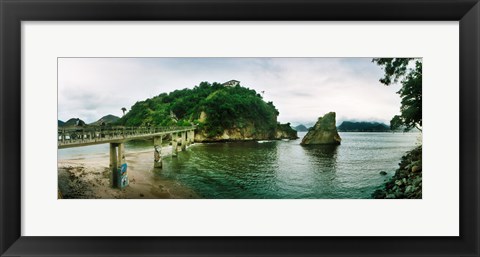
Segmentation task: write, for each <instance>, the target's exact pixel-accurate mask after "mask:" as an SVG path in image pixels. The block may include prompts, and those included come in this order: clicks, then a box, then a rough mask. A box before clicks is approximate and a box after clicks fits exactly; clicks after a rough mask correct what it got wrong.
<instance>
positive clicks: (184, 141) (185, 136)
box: [182, 131, 187, 151]
mask: <svg viewBox="0 0 480 257" xmlns="http://www.w3.org/2000/svg"><path fill="white" fill-rule="evenodd" d="M185 150H187V132H186V131H184V132H182V151H185Z"/></svg>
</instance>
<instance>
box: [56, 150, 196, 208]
mask: <svg viewBox="0 0 480 257" xmlns="http://www.w3.org/2000/svg"><path fill="white" fill-rule="evenodd" d="M162 153H163V154H162V158H167V157H171V153H172V147H171V146H168V145H167V146H162ZM179 153H180V152H179ZM125 159H126V160H127V164H128V180H129V185H128V186H127V187H126V188H124V189H118V188H112V186H111V171H110V168H109V158H108V155H107V157H105V156H93V157H92V156H85V157H82V158H78V157H76V158H66V159H59V160H58V163H57V165H58V166H57V177H58V183H57V187H58V190H59V191H60V193H61V195H62V196H63V197H62V199H198V198H201V197H200V196H199V195H198V194H196V193H195V192H194V191H193V190H192V189H190V188H188V187H186V186H184V185H182V184H180V183H179V182H178V181H174V180H170V179H168V178H163V177H161V176H159V174H158V173H157V172H161V169H158V170H156V169H154V168H153V163H154V161H153V159H154V149H153V146H152V149H151V150H138V151H132V152H126V153H125ZM145 160H151V162H149V161H145Z"/></svg>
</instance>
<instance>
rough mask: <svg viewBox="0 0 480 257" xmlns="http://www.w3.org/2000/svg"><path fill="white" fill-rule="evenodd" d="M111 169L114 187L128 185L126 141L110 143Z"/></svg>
mask: <svg viewBox="0 0 480 257" xmlns="http://www.w3.org/2000/svg"><path fill="white" fill-rule="evenodd" d="M110 171H111V172H112V186H113V187H115V188H124V187H126V186H127V185H128V175H127V161H126V159H125V144H124V143H110Z"/></svg>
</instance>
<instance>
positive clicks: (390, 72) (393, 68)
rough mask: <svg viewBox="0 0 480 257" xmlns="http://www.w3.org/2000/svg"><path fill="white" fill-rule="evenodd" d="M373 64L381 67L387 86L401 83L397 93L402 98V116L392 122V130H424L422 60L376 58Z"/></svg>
mask: <svg viewBox="0 0 480 257" xmlns="http://www.w3.org/2000/svg"><path fill="white" fill-rule="evenodd" d="M372 62H374V63H376V64H377V65H379V66H381V67H382V68H383V70H384V71H385V75H384V77H383V78H381V79H380V82H381V83H382V84H385V85H387V86H389V85H392V84H395V83H397V82H400V84H401V85H402V87H401V88H400V90H399V91H398V92H397V94H399V95H400V97H401V99H402V100H401V106H400V115H395V116H394V117H393V118H392V120H391V121H390V128H391V129H392V130H395V129H398V128H400V127H404V131H409V130H411V129H413V128H417V129H419V130H420V131H421V130H422V60H421V59H415V58H374V59H373V60H372Z"/></svg>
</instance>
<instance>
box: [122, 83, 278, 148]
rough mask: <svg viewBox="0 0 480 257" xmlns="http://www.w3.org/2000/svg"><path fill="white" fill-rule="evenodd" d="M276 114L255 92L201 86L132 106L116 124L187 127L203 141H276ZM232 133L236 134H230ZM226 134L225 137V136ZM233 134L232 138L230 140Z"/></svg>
mask: <svg viewBox="0 0 480 257" xmlns="http://www.w3.org/2000/svg"><path fill="white" fill-rule="evenodd" d="M278 114H279V113H278V110H277V109H276V108H275V106H274V105H273V103H272V102H268V103H267V102H265V101H263V99H262V96H261V95H260V94H258V93H257V92H256V91H255V90H253V89H249V88H245V87H242V86H240V85H236V86H224V85H222V84H220V83H212V84H210V83H208V82H202V83H200V84H199V85H198V86H195V87H194V88H193V89H188V88H185V89H181V90H175V91H173V92H170V93H162V94H160V95H158V96H155V97H153V98H149V99H146V100H144V101H139V102H137V103H135V104H134V105H133V106H132V107H131V110H130V111H129V112H128V113H126V114H125V116H123V117H122V118H120V119H119V120H118V121H117V122H116V124H118V125H125V126H190V125H191V124H195V125H198V130H199V132H201V133H200V134H203V135H204V136H205V137H206V138H216V137H219V136H222V135H223V139H242V138H248V139H256V138H275V135H276V134H277V133H276V132H278V130H279V129H282V128H280V126H279V124H277V116H278ZM233 130H235V131H233ZM225 134H226V136H225ZM232 134H235V135H233V137H232Z"/></svg>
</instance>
